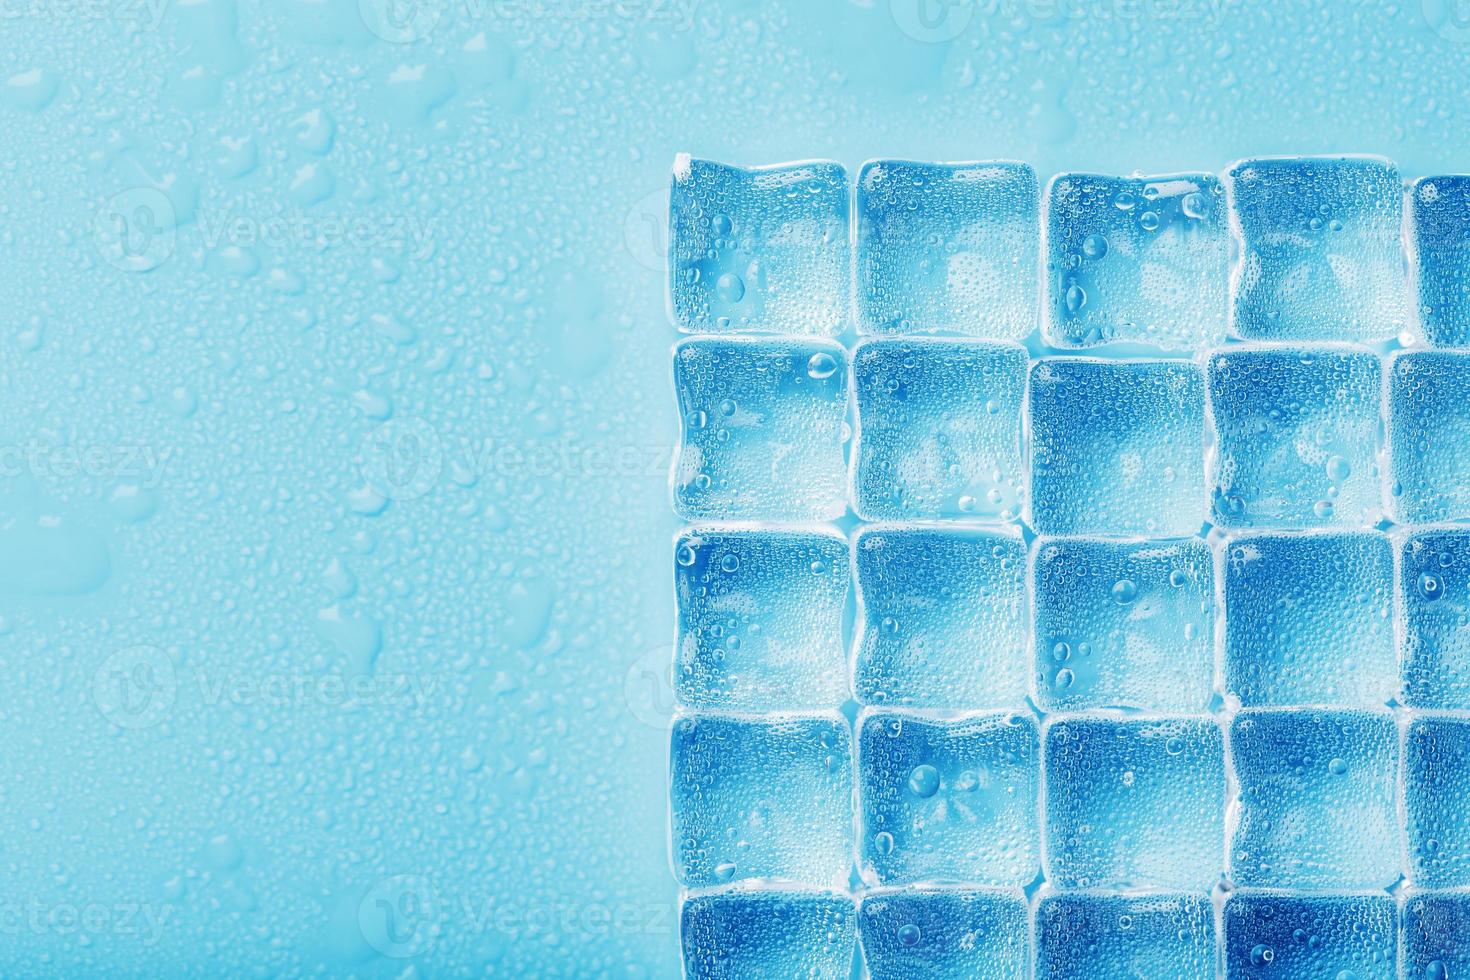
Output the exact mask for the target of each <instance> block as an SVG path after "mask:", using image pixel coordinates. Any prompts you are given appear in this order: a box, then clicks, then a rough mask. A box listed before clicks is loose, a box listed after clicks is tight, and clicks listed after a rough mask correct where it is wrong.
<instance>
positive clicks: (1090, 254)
mask: <svg viewBox="0 0 1470 980" xmlns="http://www.w3.org/2000/svg"><path fill="white" fill-rule="evenodd" d="M1082 254H1083V256H1084V257H1086V258H1089V259H1100V258H1102V257H1103V256H1104V255H1107V254H1108V240H1107V239H1106V238H1104V237H1103V236H1101V235H1088V236H1087V237H1086V238H1084V239H1082Z"/></svg>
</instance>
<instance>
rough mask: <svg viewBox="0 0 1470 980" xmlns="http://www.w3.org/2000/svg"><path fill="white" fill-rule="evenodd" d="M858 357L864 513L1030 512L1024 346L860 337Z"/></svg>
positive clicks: (857, 481)
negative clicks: (1024, 463)
mask: <svg viewBox="0 0 1470 980" xmlns="http://www.w3.org/2000/svg"><path fill="white" fill-rule="evenodd" d="M852 358H853V365H852V374H853V392H854V395H855V398H856V410H857V439H856V444H855V446H854V449H853V454H852V455H853V467H852V498H853V509H854V510H855V511H857V513H858V514H859V516H861V517H863V518H864V519H866V520H891V519H903V518H915V519H918V518H968V519H971V520H982V521H987V520H988V521H1009V520H1014V519H1016V518H1017V517H1019V516H1020V512H1021V500H1022V496H1023V493H1024V486H1025V483H1024V477H1023V474H1022V467H1021V406H1022V400H1023V397H1024V395H1025V392H1026V349H1025V348H1024V347H1021V346H1020V345H1019V344H1004V343H988V342H985V341H975V340H954V339H940V338H934V339H928V340H899V339H882V340H869V341H865V342H863V343H861V344H859V345H858V346H857V349H856V350H854V351H853V355H852Z"/></svg>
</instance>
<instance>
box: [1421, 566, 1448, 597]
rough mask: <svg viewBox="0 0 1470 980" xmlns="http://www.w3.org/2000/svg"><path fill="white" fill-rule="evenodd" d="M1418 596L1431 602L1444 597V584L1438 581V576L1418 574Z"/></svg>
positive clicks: (1425, 573)
mask: <svg viewBox="0 0 1470 980" xmlns="http://www.w3.org/2000/svg"><path fill="white" fill-rule="evenodd" d="M1419 594H1420V595H1421V596H1423V597H1424V598H1425V599H1428V600H1429V601H1431V602H1433V601H1434V600H1435V599H1438V598H1440V597H1441V596H1443V595H1444V583H1442V582H1441V581H1440V580H1439V578H1438V576H1435V575H1431V574H1429V573H1428V572H1421V573H1420V574H1419Z"/></svg>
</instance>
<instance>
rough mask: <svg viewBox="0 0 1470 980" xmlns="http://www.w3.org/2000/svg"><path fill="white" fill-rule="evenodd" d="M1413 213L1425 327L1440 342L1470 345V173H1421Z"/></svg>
mask: <svg viewBox="0 0 1470 980" xmlns="http://www.w3.org/2000/svg"><path fill="white" fill-rule="evenodd" d="M1409 214H1410V222H1409V274H1410V276H1411V278H1412V279H1413V287H1414V288H1413V293H1414V297H1415V301H1416V302H1417V304H1418V318H1419V330H1420V332H1421V333H1423V335H1424V338H1425V339H1426V340H1427V341H1429V343H1430V344H1433V345H1434V346H1436V347H1470V176H1466V175H1463V174H1460V175H1455V176H1443V177H1420V178H1419V179H1418V180H1416V181H1414V183H1413V186H1412V187H1411V188H1410V189H1409Z"/></svg>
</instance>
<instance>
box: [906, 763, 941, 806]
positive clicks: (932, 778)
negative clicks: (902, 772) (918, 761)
mask: <svg viewBox="0 0 1470 980" xmlns="http://www.w3.org/2000/svg"><path fill="white" fill-rule="evenodd" d="M909 789H910V790H912V791H913V793H914V795H915V796H922V797H924V798H926V799H927V798H928V797H931V796H933V795H934V794H935V793H937V792H939V770H938V769H935V768H934V767H933V766H931V765H927V764H925V765H921V766H915V767H914V771H913V772H911V773H909Z"/></svg>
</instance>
